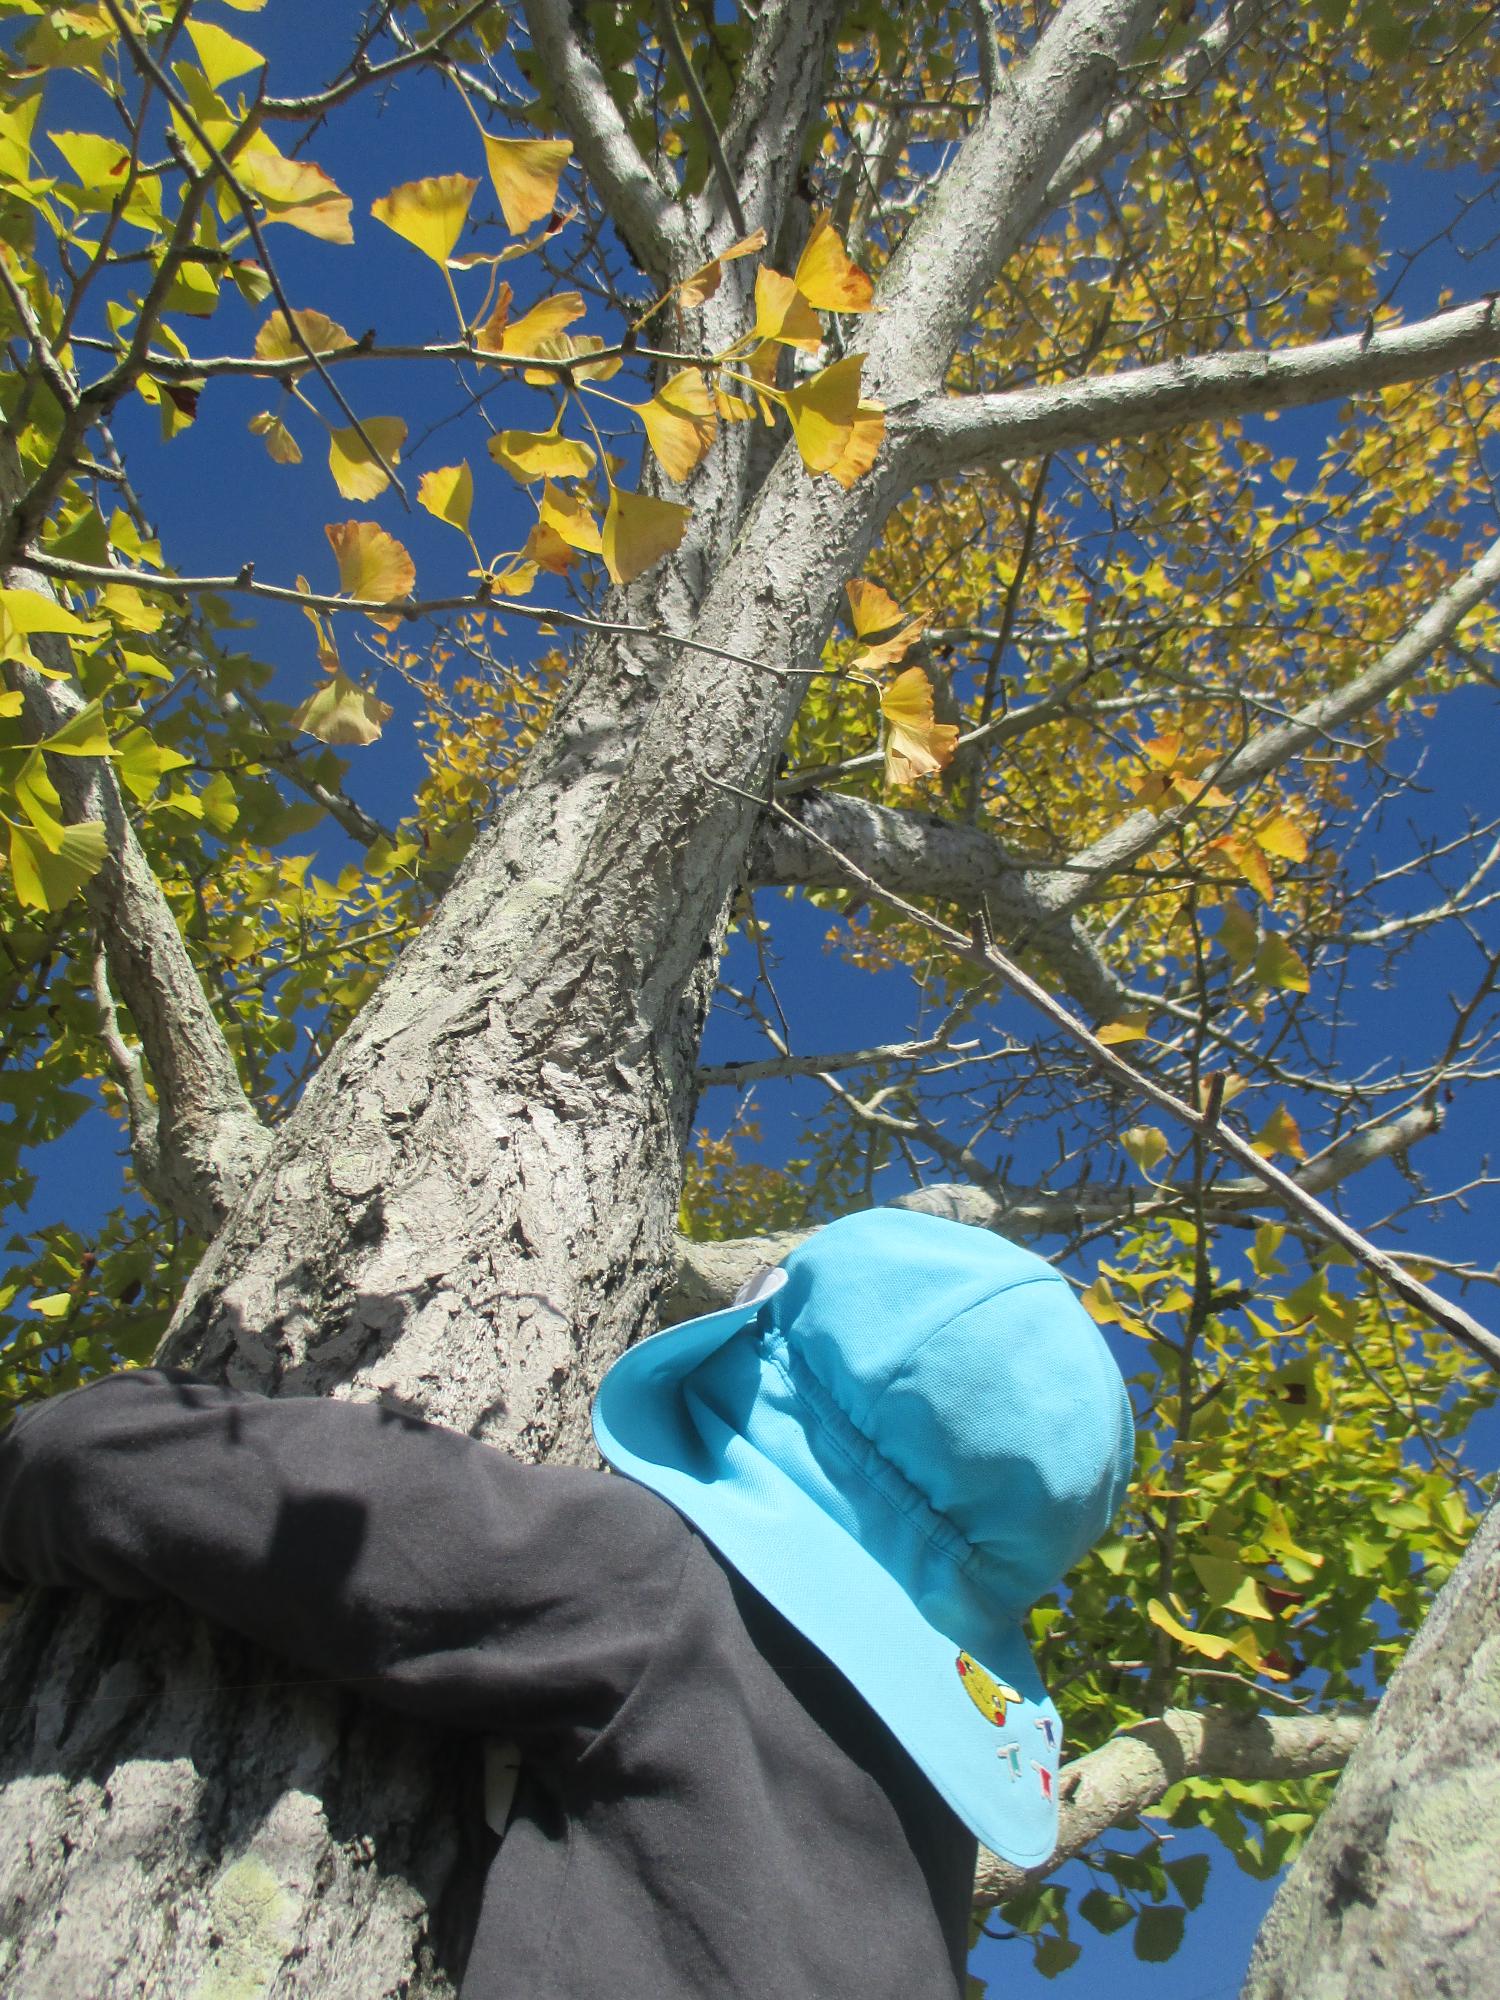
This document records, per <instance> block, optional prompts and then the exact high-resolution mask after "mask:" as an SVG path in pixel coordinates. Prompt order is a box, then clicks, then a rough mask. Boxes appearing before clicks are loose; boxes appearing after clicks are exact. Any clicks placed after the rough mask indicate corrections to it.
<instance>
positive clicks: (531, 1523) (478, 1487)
mask: <svg viewBox="0 0 1500 2000" xmlns="http://www.w3.org/2000/svg"><path fill="white" fill-rule="evenodd" d="M689 1545H690V1536H689V1531H688V1530H687V1529H686V1528H685V1526H684V1524H683V1523H682V1522H681V1521H680V1520H679V1518H678V1517H677V1516H676V1515H675V1514H674V1513H673V1512H672V1510H671V1508H669V1507H668V1506H666V1504H665V1503H664V1502H662V1501H661V1500H659V1499H658V1498H657V1497H656V1496H655V1495H654V1494H651V1493H648V1492H647V1491H646V1490H645V1489H644V1488H642V1487H638V1486H634V1485H632V1484H631V1483H630V1482H628V1481H626V1480H623V1479H619V1478H611V1477H609V1476H607V1475H605V1474H603V1473H595V1472H587V1471H581V1470H572V1469H566V1468H555V1469H554V1468H548V1467H535V1466H523V1465H520V1464H518V1463H517V1462H516V1461H515V1460H513V1459H510V1458H508V1457H506V1456H505V1455H504V1454H503V1453H501V1452H499V1451H497V1450H494V1449H493V1448H492V1447H490V1446H487V1445H482V1444H477V1443H475V1442H473V1441H472V1440H471V1439H468V1438H465V1437H461V1436H459V1435H458V1434H457V1433H456V1432H454V1431H449V1430H444V1429H442V1428H440V1427H438V1426H437V1425H433V1424H426V1423H421V1422H418V1421H416V1420H414V1419H412V1418H409V1417H406V1416H402V1415H399V1414H397V1413H396V1412H394V1411H391V1410H389V1409H387V1408H385V1407H383V1406H382V1405H379V1404H373V1403H350V1402H342V1401H331V1400H328V1399H325V1398H321V1397H282V1398H275V1399H272V1398H267V1397H264V1396H259V1395H254V1394H252V1393H250V1392H248V1391H245V1390H237V1389H229V1388H223V1387H219V1386H215V1385H210V1384H207V1383H202V1382H198V1381H195V1380H194V1379H193V1378H192V1377H191V1376H186V1375H182V1374H177V1373H167V1372H162V1371H155V1370H145V1369H142V1370H138V1371H132V1372H131V1373H128V1374H123V1375H113V1376H109V1377H106V1378H105V1379H104V1380H103V1381H100V1382H97V1383H94V1384H92V1385H91V1386H89V1387H88V1388H85V1389H79V1390H74V1391H73V1392H71V1393H70V1394H67V1395H64V1396H59V1397H57V1398H56V1399H55V1400H53V1401H50V1402H45V1403H41V1404H38V1405H36V1406H35V1407H33V1408H32V1409H30V1410H28V1411H26V1412H24V1413H23V1414H22V1415H21V1416H20V1417H18V1418H17V1419H16V1420H15V1422H14V1423H13V1424H12V1425H11V1426H10V1429H9V1430H8V1431H7V1432H6V1433H5V1434H4V1435H3V1436H0V1589H3V1588H5V1587H6V1586H7V1585H9V1586H10V1587H11V1588H14V1587H15V1586H17V1585H20V1584H34V1585H44V1586H47V1585H51V1586H67V1587H76V1586H84V1587H92V1588H96V1589H99V1590H103V1591H107V1592H109V1593H110V1594H112V1595H114V1596H118V1597H127V1598H138V1599H146V1598H151V1597H156V1596H169V1597H173V1598H176V1599H178V1600H179V1601H180V1602H181V1603H183V1604H185V1605H188V1606H190V1607H191V1608H192V1609H194V1610H195V1611H198V1612H200V1613H202V1614H203V1615H204V1616H206V1617H208V1618H211V1619H214V1620H217V1621H218V1622H220V1623H222V1624H224V1625H227V1626H229V1627H231V1628H233V1629H234V1630H235V1631H237V1632H240V1633H242V1634H243V1635H244V1636H245V1637H246V1638H248V1639H251V1640H254V1641H257V1642H258V1643H260V1644H262V1645H265V1646H267V1647H269V1648H271V1649H273V1650H274V1651H276V1652H277V1653H280V1654H281V1655H283V1656H284V1657H285V1658H286V1659H288V1660H290V1661H293V1662H295V1663H296V1664H297V1665H298V1666H300V1667H302V1668H304V1669H306V1670H308V1671H309V1672H311V1673H312V1674H315V1675H317V1676H320V1677H324V1678H328V1679H332V1680H337V1681H341V1682H345V1683H347V1684H349V1685H351V1686H357V1687H362V1688H364V1689H365V1690H366V1691H368V1692H369V1693H371V1694H373V1695H375V1696H376V1697H377V1698H378V1699H381V1700H383V1701H386V1702H388V1703H390V1704H391V1705H393V1706H396V1707H399V1708H401V1709H404V1710H406V1711H407V1712H409V1713H416V1714H421V1715H426V1716H429V1717H431V1718H433V1719H434V1720H439V1721H441V1722H443V1723H445V1724H446V1725H449V1726H454V1727H472V1728H477V1729H485V1730H504V1731H507V1732H508V1733H510V1734H512V1735H514V1736H515V1737H516V1739H517V1740H518V1741H519V1742H520V1743H521V1744H522V1745H523V1747H524V1746H525V1745H526V1743H527V1742H528V1740H532V1739H535V1738H536V1737H537V1736H538V1735H539V1734H543V1733H544V1734H547V1735H548V1736H550V1737H551V1738H553V1739H554V1741H555V1743H556V1747H557V1748H558V1749H559V1750H560V1749H562V1748H563V1742H562V1740H561V1739H569V1738H570V1739H572V1741H573V1743H574V1747H575V1748H576V1749H577V1750H579V1751H581V1750H582V1749H583V1748H584V1747H586V1745H587V1743H588V1741H590V1740H591V1739H592V1737H593V1736H594V1734H595V1733H596V1732H597V1731H598V1730H599V1729H601V1728H602V1727H604V1725H605V1724H606V1723H607V1722H608V1721H609V1719H610V1717H611V1716H612V1715H613V1714H614V1713H615V1711H616V1710H617V1709H618V1708H619V1706H620V1704H621V1703H622V1702H623V1701H624V1700H625V1698H626V1697H627V1695H628V1694H629V1693H630V1691H631V1689H632V1688H633V1687H634V1686H635V1684H636V1682H637V1681H638V1680H639V1678H640V1676H641V1674H642V1673H643V1672H644V1670H645V1667H646V1665H647V1664H648V1662H649V1659H650V1657H651V1654H652V1652H653V1650H654V1647H655V1644H656V1642H657V1640H658V1638H659V1636H660V1635H661V1633H662V1632H663V1631H664V1630H665V1629H666V1627H667V1624H668V1622H669V1619H670V1613H671V1607H672V1604H673V1601H674V1598H675V1594H676V1586H677V1582H678V1579H679V1577H680V1575H681V1572H682V1568H683V1565H684V1562H685V1560H686V1556H687V1550H688V1547H689Z"/></svg>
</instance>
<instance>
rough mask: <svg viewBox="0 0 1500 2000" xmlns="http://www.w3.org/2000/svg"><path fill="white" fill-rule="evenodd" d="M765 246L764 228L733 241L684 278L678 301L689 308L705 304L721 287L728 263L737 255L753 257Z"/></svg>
mask: <svg viewBox="0 0 1500 2000" xmlns="http://www.w3.org/2000/svg"><path fill="white" fill-rule="evenodd" d="M765 247H766V232H765V231H764V230H763V229H757V230H756V231H755V232H754V234H753V235H750V236H742V237H741V238H740V240H739V242H738V243H731V244H730V246H729V248H728V249H727V250H721V251H720V252H719V254H718V256H717V257H713V258H710V260H709V262H708V263H706V264H700V265H699V267H698V269H697V270H696V271H694V272H693V273H692V274H691V276H690V277H686V278H684V279H683V281H682V283H681V284H680V285H679V286H678V287H677V298H678V302H679V303H680V304H681V305H683V306H685V307H688V308H691V307H693V306H701V305H703V304H705V303H706V302H707V301H708V300H709V299H711V298H712V297H713V295H714V293H715V292H716V291H717V290H718V289H719V286H720V284H721V283H722V281H723V277H724V266H725V265H726V264H728V263H731V262H732V261H733V260H734V258H736V257H751V256H753V255H754V254H755V252H756V251H757V250H764V249H765Z"/></svg>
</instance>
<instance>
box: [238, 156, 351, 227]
mask: <svg viewBox="0 0 1500 2000" xmlns="http://www.w3.org/2000/svg"><path fill="white" fill-rule="evenodd" d="M235 171H236V172H237V173H238V175H239V177H240V179H241V180H242V181H243V182H244V184H245V186H246V187H247V188H248V189H249V190H250V192H251V193H252V194H253V195H254V196H255V197H256V199H257V200H258V201H259V202H260V203H261V205H262V206H263V207H264V209H265V211H266V220H267V222H285V223H289V224H290V225H291V227H292V228H293V229H300V230H301V231H302V232H303V234H304V235H306V236H316V237H317V238H318V239H319V240H320V241H321V242H324V243H352V242H353V241H354V230H353V228H352V226H351V224H350V221H349V216H350V213H351V212H352V210H353V207H354V203H353V202H352V201H351V200H350V199H349V197H348V195H346V194H344V193H343V192H342V190H341V189H340V188H339V186H338V183H337V182H336V181H331V180H330V179H329V178H328V176H327V174H325V173H324V172H323V169H322V168H321V167H317V166H314V165H313V163H312V161H311V160H289V159H287V158H286V157H285V156H284V155H283V154H281V153H279V152H278V151H277V149H276V148H275V146H273V145H272V144H271V141H270V140H269V139H267V138H266V137H265V136H264V134H257V135H256V137H255V139H254V140H253V141H252V142H251V144H250V145H249V146H248V147H246V149H245V151H244V152H243V153H242V154H241V155H240V158H239V160H238V161H237V162H236V166H235Z"/></svg>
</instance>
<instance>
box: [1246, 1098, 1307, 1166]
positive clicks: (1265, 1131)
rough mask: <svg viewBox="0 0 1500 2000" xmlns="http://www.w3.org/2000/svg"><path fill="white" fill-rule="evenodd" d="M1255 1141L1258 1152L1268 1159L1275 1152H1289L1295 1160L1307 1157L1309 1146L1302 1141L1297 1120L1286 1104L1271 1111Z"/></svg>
mask: <svg viewBox="0 0 1500 2000" xmlns="http://www.w3.org/2000/svg"><path fill="white" fill-rule="evenodd" d="M1254 1143H1255V1150H1256V1152H1257V1153H1262V1154H1264V1155H1265V1157H1266V1158H1267V1159H1269V1158H1270V1157H1271V1155H1272V1154H1273V1153H1288V1154H1290V1155H1291V1157H1292V1158H1293V1159H1294V1160H1305V1159H1306V1158H1307V1148H1306V1146H1304V1145H1303V1143H1302V1134H1301V1132H1299V1131H1298V1129H1297V1121H1296V1119H1295V1118H1294V1117H1293V1116H1292V1114H1291V1112H1290V1111H1288V1110H1287V1108H1286V1106H1285V1105H1284V1104H1283V1105H1280V1106H1279V1107H1278V1108H1277V1109H1276V1110H1275V1111H1273V1112H1272V1113H1271V1115H1270V1117H1269V1118H1268V1119H1267V1120H1266V1122H1265V1124H1264V1125H1262V1126H1261V1128H1260V1130H1259V1131H1258V1132H1257V1133H1256V1135H1255V1141H1254Z"/></svg>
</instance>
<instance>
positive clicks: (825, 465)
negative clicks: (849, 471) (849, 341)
mask: <svg viewBox="0 0 1500 2000" xmlns="http://www.w3.org/2000/svg"><path fill="white" fill-rule="evenodd" d="M864 359H865V357H864V356H863V355H862V354H846V355H845V356H844V358H843V360H842V361H835V362H833V363H831V364H830V366H829V367H827V368H820V369H819V370H818V372H817V374H816V375H814V376H812V377H811V378H810V380H808V381H806V382H804V383H803V384H802V387H801V388H800V389H793V390H792V391H791V392H790V394H789V395H788V396H787V399H786V413H787V415H788V416H789V417H790V418H791V420H792V434H793V436H794V437H795V438H796V440H797V449H798V451H799V452H801V454H802V463H803V464H804V465H805V466H806V467H807V469H808V471H809V472H827V471H828V470H829V468H830V467H831V466H834V465H837V464H838V462H839V460H840V458H841V457H842V456H843V454H844V452H845V450H846V449H847V447H848V444H849V437H850V433H851V432H852V430H853V428H854V417H855V413H856V411H857V410H858V408H859V373H860V369H861V368H862V367H863V366H864Z"/></svg>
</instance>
